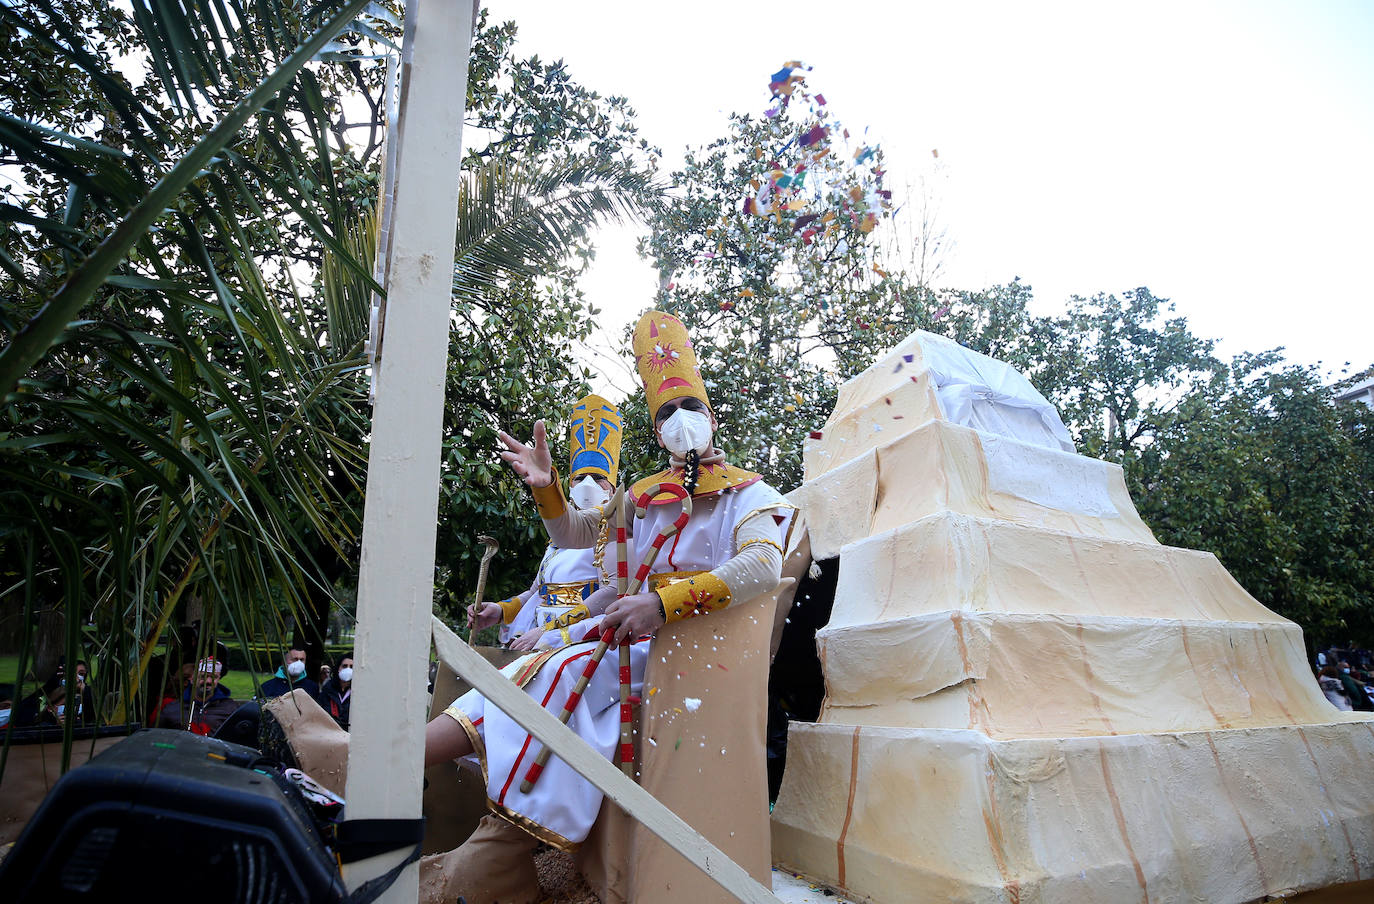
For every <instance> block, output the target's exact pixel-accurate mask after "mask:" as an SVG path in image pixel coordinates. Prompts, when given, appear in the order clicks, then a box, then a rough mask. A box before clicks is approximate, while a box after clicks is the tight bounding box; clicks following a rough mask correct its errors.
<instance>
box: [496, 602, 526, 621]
mask: <svg viewBox="0 0 1374 904" xmlns="http://www.w3.org/2000/svg"><path fill="white" fill-rule="evenodd" d="M496 605H498V606H500V607H501V623H502V624H505V625H508V624H510V623H511V622H513V621H515V616H517V615H519V614H520V610H521V608H523V607H524V605H525V601H524V600H523V599H521V598H520V597H518V596H513V597H511V598H510V599H507V600H501V601H500V602H499V603H497V604H496Z"/></svg>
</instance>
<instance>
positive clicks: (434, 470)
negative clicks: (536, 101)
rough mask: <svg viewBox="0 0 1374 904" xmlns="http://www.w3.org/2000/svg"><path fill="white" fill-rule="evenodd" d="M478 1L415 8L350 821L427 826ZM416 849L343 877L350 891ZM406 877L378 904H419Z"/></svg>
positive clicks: (377, 436)
mask: <svg viewBox="0 0 1374 904" xmlns="http://www.w3.org/2000/svg"><path fill="white" fill-rule="evenodd" d="M472 13H473V9H472V4H470V3H465V2H454V0H407V3H406V17H405V39H404V44H403V48H402V61H401V66H402V72H401V101H400V117H399V118H400V122H399V126H398V129H397V147H396V182H395V198H394V209H393V211H392V220H391V223H392V231H391V236H390V244H389V255H390V262H389V267H388V269H387V271H386V272H387V285H386V289H387V299H388V300H387V305H386V315H385V316H386V326H385V330H386V349H387V351H388V352H390V354H386V355H385V356H384V359H383V360H382V361H380V362H378V372H377V373H376V405H375V408H374V411H373V419H372V439H371V449H370V452H369V455H368V469H367V503H366V508H365V510H364V515H363V549H362V564H361V569H360V573H359V577H358V633H357V641H356V644H355V649H356V652H357V660H356V673H355V677H354V688H355V693H354V697H353V711H352V726H353V727H352V737H351V743H350V749H349V758H348V783H347V786H346V788H345V792H346V794H345V797H346V799H347V800H348V815H349V817H350V818H352V819H382V818H389V819H408V818H419V816H420V798H421V783H422V780H423V778H422V777H423V766H424V740H423V738H424V723H425V716H426V702H427V701H426V683H427V676H426V671H425V664H426V663H427V662H428V661H429V635H430V616H431V603H432V598H433V592H434V587H433V585H434V543H435V527H436V522H437V517H438V504H439V455H440V445H441V439H442V436H441V434H442V429H443V400H444V374H445V369H446V365H447V353H448V333H449V310H450V297H451V294H452V284H453V240H454V230H455V223H456V221H457V217H458V182H459V165H460V162H461V159H462V125H463V107H464V99H465V98H466V97H467V70H468V50H469V46H470V44H471V39H472V27H473V22H472ZM407 853H408V852H396V853H393V854H386V855H383V856H380V857H373V858H369V859H367V860H363V861H359V862H358V863H354V864H349V865H348V866H346V867H345V868H344V879H345V881H346V882H347V883H348V885H349V887H350V888H356V887H357V886H358V885H359V884H361V883H362V882H364V881H366V880H367V879H370V878H372V877H373V876H376V875H380V874H381V873H383V872H385V871H386V870H387V869H390V868H391V867H393V866H394V865H395V864H397V863H399V862H400V861H401V860H402V859H403V858H404V857H405V855H406V854H407ZM418 895H419V869H418V867H417V866H414V865H412V866H410V867H408V868H407V869H406V870H405V871H404V872H403V873H402V874H401V877H400V878H399V879H398V880H397V881H396V883H395V884H394V885H392V887H391V888H390V889H389V890H388V891H387V892H386V893H385V894H384V896H383V897H382V898H381V899H380V900H382V901H385V902H395V904H399V902H406V904H413V902H414V901H415V900H416V898H417V897H418Z"/></svg>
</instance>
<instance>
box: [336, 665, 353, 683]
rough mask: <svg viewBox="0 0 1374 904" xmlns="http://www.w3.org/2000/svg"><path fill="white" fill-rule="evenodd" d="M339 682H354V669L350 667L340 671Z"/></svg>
mask: <svg viewBox="0 0 1374 904" xmlns="http://www.w3.org/2000/svg"><path fill="white" fill-rule="evenodd" d="M339 680H340V681H352V680H353V669H352V667H350V666H344V667H343V668H341V669H339Z"/></svg>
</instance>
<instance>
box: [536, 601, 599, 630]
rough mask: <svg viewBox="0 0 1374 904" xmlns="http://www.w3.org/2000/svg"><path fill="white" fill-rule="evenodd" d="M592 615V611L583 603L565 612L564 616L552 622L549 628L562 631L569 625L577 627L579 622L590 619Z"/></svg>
mask: <svg viewBox="0 0 1374 904" xmlns="http://www.w3.org/2000/svg"><path fill="white" fill-rule="evenodd" d="M591 614H592V611H591V610H590V609H588V608H587V607H586V606H584V605H582V604H581V603H578V604H577V605H576V606H573V607H572V608H571V609H569V610H568V611H567V612H564V613H563V614H562V615H560V616H558V617H557V618H555V619H553V620H552V621H550V622H549V623H548V625H547V627H549V628H555V629H557V630H560V631H561V630H563V629H564V628H566V627H568V626H569V625H575V624H577V623H578V622H580V621H582V620H583V619H584V618H588V617H589V616H590V615H591Z"/></svg>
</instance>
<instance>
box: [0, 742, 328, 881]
mask: <svg viewBox="0 0 1374 904" xmlns="http://www.w3.org/2000/svg"><path fill="white" fill-rule="evenodd" d="M260 759H261V755H260V754H259V753H258V751H256V750H254V749H252V748H250V747H242V746H239V745H237V744H230V743H227V742H225V741H222V740H218V739H215V738H206V737H200V736H198V735H195V734H192V733H190V732H185V731H170V730H167V729H152V730H149V731H140V732H138V733H136V734H134V735H131V736H130V737H129V738H128V739H127V740H125V741H122V742H120V743H119V744H116V745H115V746H114V747H111V748H110V749H109V750H107V751H105V752H104V753H102V754H100V755H99V756H97V757H95V758H93V759H92V760H91V761H90V762H89V763H87V764H86V765H84V766H82V767H80V768H78V769H73V770H72V771H71V772H68V773H67V774H66V775H64V776H63V777H62V779H61V780H60V781H59V782H58V783H57V784H56V785H54V786H53V789H52V791H51V792H49V794H48V796H47V798H46V799H44V801H43V804H42V806H40V807H39V809H38V812H37V813H35V814H34V817H33V819H32V820H31V821H30V822H29V824H28V826H26V827H25V829H24V832H23V834H22V835H20V836H19V840H18V841H16V842H15V845H14V848H13V850H11V851H10V854H9V856H8V857H6V858H5V860H4V862H3V863H2V864H0V889H4V895H3V897H4V898H5V900H7V901H13V902H20V901H25V902H35V904H36V902H55V901H97V900H99V901H102V902H108V901H123V900H129V899H134V898H137V897H143V896H149V897H157V898H165V897H168V896H172V897H176V898H187V899H193V900H195V901H196V902H197V904H250V902H251V904H277V902H280V904H316V902H338V901H341V900H343V899H344V897H345V894H346V893H345V890H344V886H343V882H342V880H341V879H340V878H339V871H338V868H337V866H336V861H335V860H334V858H333V856H332V855H331V854H330V853H329V850H328V849H327V848H326V846H325V842H324V838H323V837H322V835H321V834H320V831H319V829H318V828H317V827H316V825H315V822H314V820H313V819H312V817H311V814H310V812H309V811H308V810H307V809H306V805H305V804H304V802H303V801H302V800H301V798H300V796H299V793H298V792H297V791H296V789H295V788H294V787H293V786H292V785H291V783H290V782H288V781H286V779H284V778H282V777H281V775H280V774H279V773H278V772H277V771H276V770H275V769H274V768H273V767H272V766H271V765H266V764H264V765H263V766H262V767H261V768H254V767H255V764H257V763H258V762H259V761H260Z"/></svg>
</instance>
